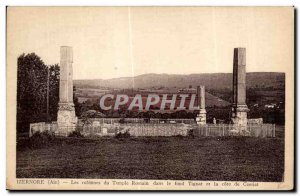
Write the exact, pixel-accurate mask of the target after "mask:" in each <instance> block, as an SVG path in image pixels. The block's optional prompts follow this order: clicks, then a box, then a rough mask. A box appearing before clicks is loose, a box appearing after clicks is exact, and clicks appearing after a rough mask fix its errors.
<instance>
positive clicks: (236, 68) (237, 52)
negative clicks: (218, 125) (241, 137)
mask: <svg viewBox="0 0 300 196" xmlns="http://www.w3.org/2000/svg"><path fill="white" fill-rule="evenodd" d="M233 59H234V60H233V103H232V122H233V124H235V125H239V126H243V127H246V126H247V112H249V109H248V107H247V105H246V48H235V49H234V58H233Z"/></svg>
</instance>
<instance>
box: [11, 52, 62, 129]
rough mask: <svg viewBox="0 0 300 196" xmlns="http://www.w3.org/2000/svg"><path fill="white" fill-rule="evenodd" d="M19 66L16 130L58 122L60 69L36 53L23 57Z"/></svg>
mask: <svg viewBox="0 0 300 196" xmlns="http://www.w3.org/2000/svg"><path fill="white" fill-rule="evenodd" d="M17 64H18V65H17V131H18V132H27V131H28V130H29V124H30V123H34V122H46V121H55V120H56V118H57V110H58V101H59V66H58V64H54V65H45V63H44V62H43V61H42V60H41V58H40V57H39V56H38V55H36V54H35V53H30V54H24V53H23V54H21V55H20V56H19V57H18V62H17ZM48 74H49V80H48ZM48 84H49V85H48ZM47 86H49V104H48V105H49V108H48V115H47V91H48V90H47Z"/></svg>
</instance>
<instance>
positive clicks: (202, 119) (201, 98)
mask: <svg viewBox="0 0 300 196" xmlns="http://www.w3.org/2000/svg"><path fill="white" fill-rule="evenodd" d="M197 95H198V103H199V114H198V115H197V117H196V121H197V124H199V125H205V124H206V109H205V86H197Z"/></svg>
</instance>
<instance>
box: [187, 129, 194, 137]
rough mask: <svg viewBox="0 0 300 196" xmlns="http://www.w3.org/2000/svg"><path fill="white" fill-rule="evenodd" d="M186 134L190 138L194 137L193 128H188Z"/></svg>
mask: <svg viewBox="0 0 300 196" xmlns="http://www.w3.org/2000/svg"><path fill="white" fill-rule="evenodd" d="M187 136H188V137H191V138H194V137H195V135H194V130H193V129H190V130H188V135H187Z"/></svg>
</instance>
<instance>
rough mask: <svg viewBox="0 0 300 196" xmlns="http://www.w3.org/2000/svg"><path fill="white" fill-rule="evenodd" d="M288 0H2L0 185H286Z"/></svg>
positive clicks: (290, 75) (290, 166)
mask: <svg viewBox="0 0 300 196" xmlns="http://www.w3.org/2000/svg"><path fill="white" fill-rule="evenodd" d="M294 12H295V9H294V7H200V6H177V7H174V6H173V7H167V6H166V7H159V6H149V7H138V6H131V7H130V6H129V7H128V6H123V7H122V6H120V7H96V6H95V7H84V6H82V7H80V6H79V7H30V6H29V7H15V6H8V7H7V9H6V15H7V24H6V25H7V36H6V39H7V57H6V58H7V65H6V72H7V73H6V77H7V78H6V80H7V83H6V88H7V103H6V107H7V125H6V126H7V167H8V168H7V183H6V184H7V185H6V186H7V189H9V190H292V189H293V188H294V14H295V13H294Z"/></svg>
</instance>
